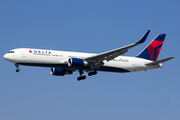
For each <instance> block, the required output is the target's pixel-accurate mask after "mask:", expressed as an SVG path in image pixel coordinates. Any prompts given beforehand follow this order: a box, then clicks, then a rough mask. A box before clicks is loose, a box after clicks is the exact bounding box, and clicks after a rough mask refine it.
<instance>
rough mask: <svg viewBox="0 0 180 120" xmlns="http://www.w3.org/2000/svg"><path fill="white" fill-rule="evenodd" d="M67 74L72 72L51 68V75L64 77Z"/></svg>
mask: <svg viewBox="0 0 180 120" xmlns="http://www.w3.org/2000/svg"><path fill="white" fill-rule="evenodd" d="M68 74H73V72H72V71H70V70H66V69H63V68H51V75H57V76H64V75H68Z"/></svg>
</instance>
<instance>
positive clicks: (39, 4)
mask: <svg viewBox="0 0 180 120" xmlns="http://www.w3.org/2000/svg"><path fill="white" fill-rule="evenodd" d="M179 5H180V1H179V0H173V1H172V0H166V1H164V0H156V1H149V0H136V1H133V0H126V1H119V0H91V1H88V0H76V1H75V0H74V1H73V0H66V1H65V0H64V1H62V0H61V1H59V0H51V1H50V0H49V1H47V0H31V1H26V0H18V1H14V0H5V1H0V26H1V27H0V48H1V51H0V55H1V59H0V60H1V77H0V78H1V79H0V119H1V120H24V119H26V120H40V119H43V120H50V119H53V120H72V119H73V120H92V119H93V120H100V119H103V120H109V119H113V120H117V119H118V120H119V119H123V120H132V119H133V120H144V119H146V120H152V119H153V120H179V118H180V87H179V86H180V80H179V73H180V72H179V67H180V65H179V62H178V61H179V50H180V49H179V44H180V42H179V35H180V31H179V30H180V29H179V28H180V23H179V21H180V15H179V11H180V7H179ZM149 29H150V30H151V32H150V34H149V36H148V38H147V41H146V42H145V43H144V44H142V45H139V46H137V47H135V48H132V49H130V50H129V52H128V53H126V54H125V55H127V56H135V55H137V54H138V53H139V52H140V51H141V50H142V49H143V48H144V47H145V46H146V45H147V44H148V43H149V42H150V41H151V40H152V39H153V38H154V37H155V36H156V35H157V34H159V33H166V34H167V36H166V39H165V42H164V45H163V47H162V49H161V53H160V55H159V58H158V59H163V58H166V57H170V56H176V58H175V59H173V60H171V61H168V62H167V63H164V67H163V68H160V69H154V70H149V71H147V72H144V71H142V72H134V73H127V74H120V73H105V72H98V74H97V75H96V76H92V77H88V78H87V79H86V80H84V81H80V82H78V81H77V80H76V78H77V77H78V76H79V74H78V73H77V72H75V73H74V74H73V75H69V76H64V77H57V76H52V75H51V74H50V68H38V67H27V66H20V69H21V71H20V72H19V73H16V72H15V66H14V65H13V64H12V63H9V62H8V61H6V60H5V59H4V58H3V55H4V54H5V53H7V52H8V51H9V50H11V49H14V48H22V47H23V48H41V49H54V50H66V51H78V52H91V53H101V52H105V51H108V50H111V49H115V48H118V47H122V46H125V45H128V44H131V43H133V42H136V41H137V40H139V39H140V38H141V36H142V35H143V34H144V33H145V32H146V31H147V30H149Z"/></svg>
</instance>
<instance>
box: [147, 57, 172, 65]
mask: <svg viewBox="0 0 180 120" xmlns="http://www.w3.org/2000/svg"><path fill="white" fill-rule="evenodd" d="M173 58H175V57H169V58H165V59H162V60H158V61H155V62H151V63H148V64H146V65H158V64H159V63H163V62H166V61H168V60H171V59H173Z"/></svg>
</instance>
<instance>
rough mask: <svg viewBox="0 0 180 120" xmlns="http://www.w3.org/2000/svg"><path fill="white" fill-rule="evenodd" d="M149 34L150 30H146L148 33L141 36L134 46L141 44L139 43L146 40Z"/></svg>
mask: <svg viewBox="0 0 180 120" xmlns="http://www.w3.org/2000/svg"><path fill="white" fill-rule="evenodd" d="M149 32H150V30H148V31H147V32H146V33H145V34H144V35H143V37H142V38H141V39H140V40H139V41H138V42H136V44H141V43H143V42H144V41H145V40H146V38H147V36H148V35H149Z"/></svg>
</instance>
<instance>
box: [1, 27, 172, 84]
mask: <svg viewBox="0 0 180 120" xmlns="http://www.w3.org/2000/svg"><path fill="white" fill-rule="evenodd" d="M149 32H150V30H148V31H147V32H146V33H145V34H144V35H143V36H142V38H141V39H140V40H139V41H137V42H135V43H133V44H130V45H127V46H124V47H120V48H117V49H114V50H110V51H107V52H103V53H100V54H93V53H82V52H69V51H56V50H45V49H32V48H18V49H13V50H10V51H9V52H8V53H6V54H5V55H4V58H5V59H6V60H8V61H9V62H12V63H14V64H15V66H16V68H17V69H16V72H19V71H20V69H19V65H25V66H38V67H49V68H50V73H51V74H52V75H56V76H64V75H70V74H73V72H75V71H78V72H79V74H80V76H79V77H78V78H77V80H78V81H80V80H84V79H86V76H85V75H83V74H84V72H87V73H88V75H89V76H91V75H96V74H97V71H104V72H117V73H126V72H135V71H142V70H144V71H146V70H149V69H155V68H160V67H162V66H163V65H162V63H163V62H166V61H168V60H170V59H173V58H175V57H168V58H165V59H161V60H157V58H158V55H159V53H160V50H161V47H162V45H163V42H164V39H165V36H166V34H161V33H160V34H158V35H157V36H156V37H155V38H154V39H153V40H152V41H151V42H150V43H149V44H148V45H147V46H146V47H145V48H144V49H143V50H142V51H141V52H140V53H139V54H138V55H137V56H135V57H130V56H121V55H124V53H126V52H128V50H129V49H130V48H133V47H135V46H137V45H140V44H142V43H143V42H144V41H145V40H146V38H147V36H148V35H149Z"/></svg>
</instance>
